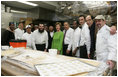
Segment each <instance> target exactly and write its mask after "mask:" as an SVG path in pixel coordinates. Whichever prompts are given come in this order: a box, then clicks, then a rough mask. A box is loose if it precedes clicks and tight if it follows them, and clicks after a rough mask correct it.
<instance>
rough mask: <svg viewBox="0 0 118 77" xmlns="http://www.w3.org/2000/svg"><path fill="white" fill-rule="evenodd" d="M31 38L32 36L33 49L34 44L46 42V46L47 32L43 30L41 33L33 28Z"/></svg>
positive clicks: (34, 47)
mask: <svg viewBox="0 0 118 77" xmlns="http://www.w3.org/2000/svg"><path fill="white" fill-rule="evenodd" d="M32 38H33V41H32V42H33V43H32V44H33V49H35V50H36V46H35V44H46V47H45V48H47V47H48V34H47V31H45V30H44V32H43V33H40V32H39V31H38V30H35V31H34V32H33V33H32Z"/></svg>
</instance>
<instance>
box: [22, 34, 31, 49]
mask: <svg viewBox="0 0 118 77" xmlns="http://www.w3.org/2000/svg"><path fill="white" fill-rule="evenodd" d="M22 39H25V40H27V47H30V48H32V33H31V34H29V33H27V32H25V33H24V34H23V36H22Z"/></svg>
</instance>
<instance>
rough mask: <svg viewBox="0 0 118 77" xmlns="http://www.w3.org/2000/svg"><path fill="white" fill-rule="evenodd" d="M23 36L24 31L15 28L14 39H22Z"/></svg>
mask: <svg viewBox="0 0 118 77" xmlns="http://www.w3.org/2000/svg"><path fill="white" fill-rule="evenodd" d="M23 34H24V30H21V29H20V28H17V29H16V30H15V39H22V36H23Z"/></svg>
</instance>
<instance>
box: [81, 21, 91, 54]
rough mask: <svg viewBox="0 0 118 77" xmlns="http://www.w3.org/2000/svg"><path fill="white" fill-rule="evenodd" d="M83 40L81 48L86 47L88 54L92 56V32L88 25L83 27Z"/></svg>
mask: <svg viewBox="0 0 118 77" xmlns="http://www.w3.org/2000/svg"><path fill="white" fill-rule="evenodd" d="M80 37H81V40H80V46H83V45H86V47H87V53H88V54H90V45H91V40H90V31H89V27H88V25H87V24H86V23H84V24H83V25H82V30H81V36H80Z"/></svg>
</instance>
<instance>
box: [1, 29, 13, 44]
mask: <svg viewBox="0 0 118 77" xmlns="http://www.w3.org/2000/svg"><path fill="white" fill-rule="evenodd" d="M11 39H15V36H14V33H13V32H11V31H8V30H5V31H4V32H3V33H2V36H1V45H9V41H10V40H11Z"/></svg>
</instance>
